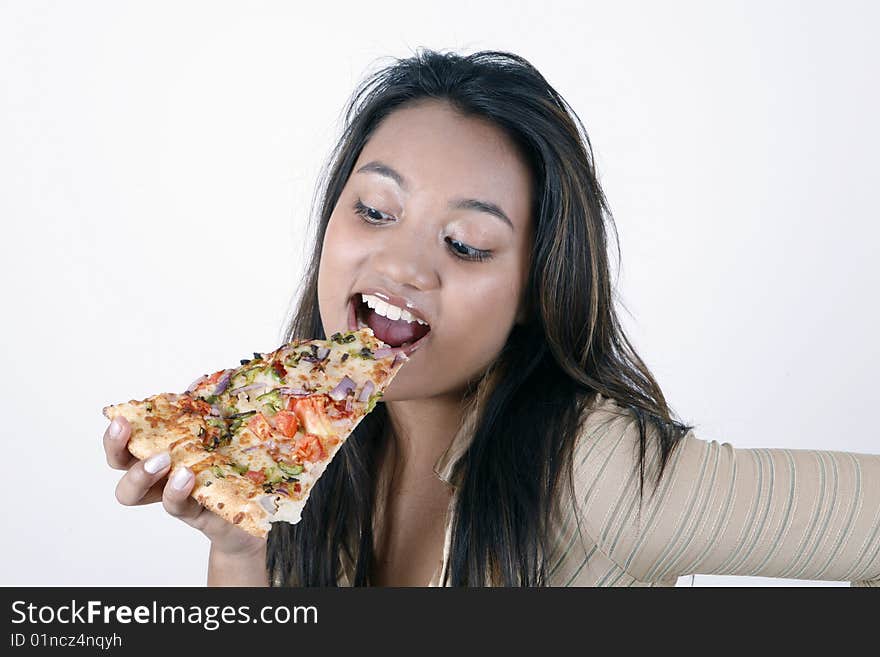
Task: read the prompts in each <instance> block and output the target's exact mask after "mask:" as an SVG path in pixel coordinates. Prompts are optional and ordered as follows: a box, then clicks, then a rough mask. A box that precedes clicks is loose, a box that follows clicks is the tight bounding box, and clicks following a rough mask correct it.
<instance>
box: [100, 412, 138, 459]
mask: <svg viewBox="0 0 880 657" xmlns="http://www.w3.org/2000/svg"><path fill="white" fill-rule="evenodd" d="M130 437H131V425H130V424H129V423H128V420H126V419H125V418H124V417H122V416H121V415H119V416H117V417H115V418H113V421H112V422H111V423H110V426H108V427H107V429H106V430H105V431H104V454H105V455H106V456H107V465H109V466H110V467H111V468H114V469H116V470H128V469H129V468H130V467H131V466H132V464H133V463H134V462H135V461H137V459H136V458H135V457H133V456H132V455H131V452H129V451H128V439H129V438H130Z"/></svg>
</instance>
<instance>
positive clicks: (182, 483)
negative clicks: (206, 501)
mask: <svg viewBox="0 0 880 657" xmlns="http://www.w3.org/2000/svg"><path fill="white" fill-rule="evenodd" d="M195 483H196V478H195V475H193V473H192V470H190V469H189V468H185V467H184V468H177V469H176V470H175V471H174V472H172V473H171V476H170V477H168V483H166V484H165V489H164V490H163V492H162V506H164V507H165V510H166V511H167V512H168V513H170V514H171V515H172V516H174V517H175V518H178V519H180V520H183V522H185V523H186V524H188V525H190V526H191V527H195V528H196V529H202V527H203V525H204V514H206V513H209V512H208V511H207V510H206V509H205V507H203V506H202V505H201V504H199V503H198V502H196V501H195V500H194V499H193V498H191V497H190V496H189V494H190V493H191V492H192V489H193V486H194V485H195Z"/></svg>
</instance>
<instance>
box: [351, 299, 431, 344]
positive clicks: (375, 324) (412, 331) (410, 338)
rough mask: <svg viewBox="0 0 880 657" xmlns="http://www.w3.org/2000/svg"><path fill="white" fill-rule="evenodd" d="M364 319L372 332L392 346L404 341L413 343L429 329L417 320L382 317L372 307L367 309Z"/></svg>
mask: <svg viewBox="0 0 880 657" xmlns="http://www.w3.org/2000/svg"><path fill="white" fill-rule="evenodd" d="M366 320H367V326H369V327H370V328H371V329H373V334H374V335H375V336H376V337H377V338H379V339H380V340H381V341H382V342H384V343H385V344H387V345H391V346H392V347H399V346H400V345H402V344H403V343H404V342H409V343H413V342H415V341H416V340H418V339H419V338H421V337H422V336H424V335H425V334H426V333H427V332H428V331H430V330H431V329H430V328H429V327H427V326H425V325H424V324H419V323H418V322H405V321H403V320H396V321H395V320H393V319H388V318H387V317H382V315H377V314H376V313H375V312H373V309H372V308H370V309H369V312H368V313H367V317H366Z"/></svg>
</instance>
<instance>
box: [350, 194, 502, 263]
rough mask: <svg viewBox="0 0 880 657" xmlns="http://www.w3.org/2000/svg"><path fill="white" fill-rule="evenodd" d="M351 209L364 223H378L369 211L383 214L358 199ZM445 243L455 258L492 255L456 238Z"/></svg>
mask: <svg viewBox="0 0 880 657" xmlns="http://www.w3.org/2000/svg"><path fill="white" fill-rule="evenodd" d="M353 209H354V212H355V214H357V215H360V217H361V219H363V220H364V221H365V222H366V223H368V224H374V225H375V224H377V223H378V220H376V219H374V218H372V217H370V216H369V213H370V212H376V213H378V214H380V215H384V214H385V213H384V212H382V211H380V210H377V209H375V208H371V207H369V206H367V205H364V204H363V203H361V200H360V199H358V200H357V201H355V203H354V206H353ZM386 216H387V215H386ZM446 243H447V244H449V245H450V248H451V249H452V253H453V254H454V255H455V256H456V257H457V258H460V259H461V260H471V261H474V262H482V261H485V260H489V259H490V258H491V257H492V252H491V251H486V250H484V249H475V248H474V247H472V246H468V245H467V244H463V243H462V242H459V241H458V240H454V239H451V238H449V237H447V238H446ZM454 244H458V245H459V246H460V247H463V248H464V249H466V251H467V252H466V253H462V252H461V251H459V250H458V249H456V248H455V247H454V246H453V245H454Z"/></svg>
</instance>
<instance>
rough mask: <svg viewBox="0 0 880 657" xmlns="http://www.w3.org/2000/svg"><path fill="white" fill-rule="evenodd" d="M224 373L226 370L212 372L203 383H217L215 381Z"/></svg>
mask: <svg viewBox="0 0 880 657" xmlns="http://www.w3.org/2000/svg"><path fill="white" fill-rule="evenodd" d="M225 371H226V370H220V371H219V372H214V373H213V374H212V375H211V376H209V377H208V378H207V380H206V381H205V383H206V384H207V383H217V381H219V380H220V377H221V376H223V373H224V372H225Z"/></svg>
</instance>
